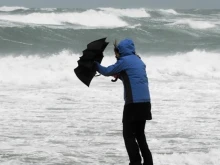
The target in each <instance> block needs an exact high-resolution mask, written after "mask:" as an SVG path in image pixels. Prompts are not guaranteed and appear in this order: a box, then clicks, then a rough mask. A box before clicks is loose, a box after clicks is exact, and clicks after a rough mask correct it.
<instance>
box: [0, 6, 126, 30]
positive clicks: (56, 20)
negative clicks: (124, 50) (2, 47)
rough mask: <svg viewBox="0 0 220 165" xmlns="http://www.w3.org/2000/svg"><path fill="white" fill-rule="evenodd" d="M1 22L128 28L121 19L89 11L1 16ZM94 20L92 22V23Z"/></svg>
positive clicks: (100, 12)
mask: <svg viewBox="0 0 220 165" xmlns="http://www.w3.org/2000/svg"><path fill="white" fill-rule="evenodd" d="M0 20H3V21H9V22H16V23H23V24H34V25H65V24H73V25H81V26H86V27H94V28H99V27H100V28H115V27H124V26H127V25H128V24H127V22H125V21H123V20H122V19H120V18H119V17H117V16H115V15H112V14H108V13H105V12H103V11H95V10H87V11H84V12H72V13H71V12H67V13H54V12H52V13H31V14H27V15H26V14H25V15H23V14H20V15H0ZM91 20H92V21H91Z"/></svg>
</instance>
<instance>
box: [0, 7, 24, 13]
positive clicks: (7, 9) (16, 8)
mask: <svg viewBox="0 0 220 165" xmlns="http://www.w3.org/2000/svg"><path fill="white" fill-rule="evenodd" d="M15 10H28V8H26V7H20V6H13V7H9V6H2V7H0V11H4V12H9V11H15Z"/></svg>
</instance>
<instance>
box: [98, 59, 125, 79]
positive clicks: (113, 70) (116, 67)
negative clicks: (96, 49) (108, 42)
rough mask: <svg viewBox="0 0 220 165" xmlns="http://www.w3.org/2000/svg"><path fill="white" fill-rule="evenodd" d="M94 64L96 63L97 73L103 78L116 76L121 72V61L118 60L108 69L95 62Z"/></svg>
mask: <svg viewBox="0 0 220 165" xmlns="http://www.w3.org/2000/svg"><path fill="white" fill-rule="evenodd" d="M95 63H96V67H97V71H98V72H99V73H101V74H102V75H104V76H113V75H117V74H118V73H120V72H121V71H122V70H123V61H122V60H120V59H119V60H117V62H116V63H115V64H113V65H110V66H108V67H104V66H102V65H100V64H99V63H98V62H95Z"/></svg>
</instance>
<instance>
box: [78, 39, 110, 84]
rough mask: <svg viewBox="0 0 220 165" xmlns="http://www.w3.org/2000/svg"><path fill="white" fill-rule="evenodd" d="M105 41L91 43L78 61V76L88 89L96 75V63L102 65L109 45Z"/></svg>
mask: <svg viewBox="0 0 220 165" xmlns="http://www.w3.org/2000/svg"><path fill="white" fill-rule="evenodd" d="M105 40H106V38H102V39H99V40H95V41H93V42H91V43H89V44H88V45H87V49H85V50H84V51H83V55H82V56H81V57H80V59H79V60H78V67H76V68H75V69H74V72H75V74H76V76H77V77H78V78H79V79H80V80H81V81H82V82H83V83H84V84H85V85H87V86H88V87H89V85H90V83H91V81H92V79H93V77H94V76H95V74H96V68H95V64H94V61H97V62H99V63H101V61H102V59H103V57H104V56H103V51H104V50H105V48H106V47H107V45H108V44H109V43H108V42H105Z"/></svg>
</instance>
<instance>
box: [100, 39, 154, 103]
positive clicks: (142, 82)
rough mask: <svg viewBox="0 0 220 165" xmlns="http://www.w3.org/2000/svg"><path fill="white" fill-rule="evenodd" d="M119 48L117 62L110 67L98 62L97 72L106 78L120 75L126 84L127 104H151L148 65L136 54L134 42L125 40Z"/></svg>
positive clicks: (125, 96) (125, 98) (125, 97)
mask: <svg viewBox="0 0 220 165" xmlns="http://www.w3.org/2000/svg"><path fill="white" fill-rule="evenodd" d="M117 48H118V51H119V54H120V57H119V59H118V60H117V62H116V63H115V64H113V65H110V66H108V67H104V66H102V65H100V64H99V63H98V62H96V64H97V71H98V72H99V73H101V74H102V75H104V76H113V75H117V74H119V78H120V79H121V80H122V82H123V84H124V100H125V104H129V103H142V102H150V92H149V88H148V78H147V73H146V65H145V64H144V63H143V61H142V60H141V59H140V58H139V57H138V56H137V55H136V54H135V46H134V43H133V41H132V40H130V39H124V40H122V41H121V42H120V43H119V44H118V46H117Z"/></svg>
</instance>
